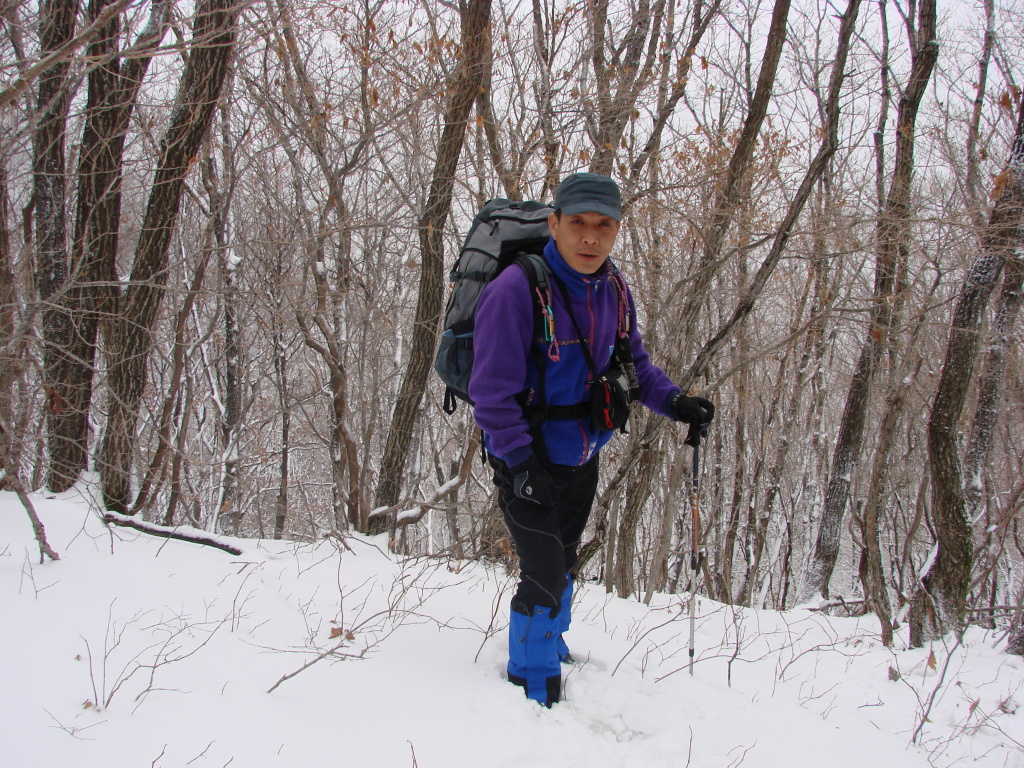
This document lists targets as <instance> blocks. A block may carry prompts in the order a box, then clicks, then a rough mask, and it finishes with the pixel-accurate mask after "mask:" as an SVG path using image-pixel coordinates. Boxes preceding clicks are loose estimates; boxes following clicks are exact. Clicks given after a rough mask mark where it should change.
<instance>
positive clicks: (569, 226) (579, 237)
mask: <svg viewBox="0 0 1024 768" xmlns="http://www.w3.org/2000/svg"><path fill="white" fill-rule="evenodd" d="M620 225H621V223H620V222H618V221H616V220H615V219H613V218H612V217H611V216H605V215H604V214H603V213H595V212H594V211H584V212H583V213H572V214H562V215H561V216H560V217H559V216H556V215H555V214H553V213H552V214H551V215H550V216H548V226H549V227H550V228H551V236H552V237H553V238H554V239H555V244H556V245H557V246H558V252H559V253H560V254H562V258H563V259H565V263H566V264H568V265H569V266H570V267H572V268H573V269H575V270H576V271H577V272H579V273H581V274H584V275H592V274H594V273H595V272H597V270H598V269H600V268H601V265H602V264H604V261H605V259H607V258H608V256H609V255H610V254H611V252H612V247H613V246H614V245H615V238H616V237H617V236H618V234H619V226H620Z"/></svg>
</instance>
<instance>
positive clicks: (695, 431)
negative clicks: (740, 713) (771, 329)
mask: <svg viewBox="0 0 1024 768" xmlns="http://www.w3.org/2000/svg"><path fill="white" fill-rule="evenodd" d="M704 429H706V427H704V428H701V427H700V426H691V427H690V434H689V435H687V437H686V442H687V443H688V444H690V445H692V446H693V478H692V480H691V485H690V509H691V510H692V512H693V524H692V526H691V527H692V528H693V546H692V547H691V549H690V570H691V572H692V573H691V575H690V647H689V651H690V676H691V677H693V636H694V628H695V625H696V609H697V564H698V561H699V560H700V555H699V544H698V535H699V533H698V529H699V527H700V512H699V509H698V505H697V498H698V491H699V490H700V437H701V435H702V434H704Z"/></svg>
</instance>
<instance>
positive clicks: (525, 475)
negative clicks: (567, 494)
mask: <svg viewBox="0 0 1024 768" xmlns="http://www.w3.org/2000/svg"><path fill="white" fill-rule="evenodd" d="M509 471H511V472H512V476H513V479H514V483H513V488H514V490H515V494H516V496H518V497H519V498H520V499H522V500H523V501H529V502H532V503H534V504H537V505H540V506H545V507H553V506H554V505H555V500H556V499H557V498H558V489H557V488H556V487H555V481H554V480H553V479H552V478H551V475H549V474H548V473H547V471H546V470H545V469H544V467H543V466H541V463H540V462H539V461H537V457H536V456H531V457H530V458H528V459H527V460H526V461H524V462H523V463H522V464H516V465H515V466H514V467H509Z"/></svg>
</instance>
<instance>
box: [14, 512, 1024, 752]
mask: <svg viewBox="0 0 1024 768" xmlns="http://www.w3.org/2000/svg"><path fill="white" fill-rule="evenodd" d="M33 502H34V504H35V505H36V509H37V511H38V512H39V515H40V517H41V518H42V520H43V522H44V524H45V525H46V530H47V535H48V538H49V541H50V544H51V545H52V546H53V548H54V549H55V550H56V551H57V552H58V553H59V555H60V557H61V559H60V561H59V562H46V563H44V564H40V563H39V553H38V548H37V546H36V544H35V542H34V540H33V537H32V529H31V526H30V524H29V520H28V517H27V515H26V514H25V511H24V510H23V509H22V507H21V506H20V503H19V502H18V500H17V499H16V498H15V497H14V496H13V495H12V494H6V493H4V494H0V659H2V660H3V661H2V670H3V675H2V678H3V691H4V695H3V696H2V697H0V744H2V745H3V746H2V747H0V752H2V758H0V764H2V765H3V766H5V768H43V767H45V768H50V767H52V766H65V765H66V766H70V765H75V766H83V767H85V768H88V767H89V766H104V767H105V768H108V767H109V766H121V765H125V766H128V765H132V766H150V765H152V766H162V767H164V768H169V767H171V766H225V765H233V766H243V767H244V768H261V767H262V766H292V767H294V766H302V765H322V764H326V763H328V761H329V763H330V764H345V765H355V766H421V767H422V768H427V766H438V767H441V766H443V767H444V768H461V767H462V766H465V767H466V768H470V767H472V768H479V767H480V766H509V768H512V767H518V768H523V767H524V766H549V765H555V766H567V765H586V766H590V767H592V768H598V767H603V766H609V767H611V766H614V767H616V768H619V767H621V766H624V765H630V766H644V767H645V768H661V767H662V766H664V767H665V768H668V766H672V767H673V768H682V767H683V766H704V767H707V768H714V767H717V766H723V767H724V766H739V765H743V766H746V767H747V768H752V767H754V766H757V767H759V768H783V767H785V768H794V766H819V765H828V766H830V768H841V767H843V766H850V767H851V768H854V767H856V768H863V767H864V766H879V767H881V766H885V768H903V767H904V766H906V767H908V768H909V767H912V766H927V765H929V764H931V765H936V766H948V765H957V764H964V765H966V764H970V765H974V766H981V767H983V768H985V767H988V766H1011V767H1012V766H1024V747H1022V744H1024V713H1019V712H1018V711H1017V710H1018V702H1021V701H1024V693H1022V692H1021V683H1022V681H1024V664H1022V662H1021V659H1019V658H1017V657H1013V656H1008V655H1006V654H1004V653H1002V652H1001V650H999V648H1000V647H1001V644H1000V643H999V638H998V637H997V636H996V635H995V634H993V633H986V632H984V631H982V630H977V629H974V630H971V631H970V632H969V633H968V634H967V636H966V638H965V640H964V642H963V644H961V645H956V644H955V642H954V641H952V640H950V641H949V642H948V643H947V644H946V645H942V644H936V645H934V646H933V647H931V648H926V649H916V650H908V649H906V647H905V645H906V638H905V636H900V637H899V638H898V640H897V643H898V647H897V648H896V649H894V650H888V649H886V648H884V647H882V646H881V645H880V643H879V642H878V640H877V638H876V636H875V628H876V625H875V623H874V621H873V619H872V618H871V617H867V618H865V619H861V620H853V619H837V618H830V617H827V616H823V615H820V614H816V613H813V612H808V611H791V612H787V613H777V612H767V611H752V610H745V609H733V608H731V607H730V606H723V605H720V604H717V603H713V602H711V601H708V600H706V599H701V600H700V601H699V603H698V606H697V634H696V643H695V645H696V649H697V652H696V659H697V661H696V664H695V665H694V674H693V676H691V675H690V674H689V672H688V656H687V644H688V637H689V623H688V620H689V612H688V604H687V602H686V597H685V596H665V597H661V598H660V599H656V600H655V601H654V604H653V605H652V606H651V607H647V606H645V605H643V604H641V603H638V602H636V601H632V600H621V599H618V598H614V597H610V596H608V595H607V594H606V593H605V590H604V588H603V587H602V586H600V585H595V584H587V585H583V586H582V587H581V588H580V589H579V590H578V597H577V602H576V604H575V609H574V622H573V626H572V630H571V631H570V633H569V634H568V635H567V639H568V641H569V645H570V647H571V648H572V651H573V653H574V655H575V656H576V657H577V658H578V659H579V660H580V662H581V663H579V664H577V665H575V666H573V667H565V668H563V669H564V671H565V672H566V684H565V695H566V701H565V702H563V703H561V704H558V705H556V706H555V707H553V708H552V709H551V710H545V709H543V708H541V707H539V706H537V705H536V704H533V703H532V702H530V701H528V700H526V699H525V698H524V697H523V695H522V693H521V692H520V691H519V689H517V688H514V687H513V686H511V685H509V684H508V683H506V682H505V681H504V679H503V669H504V663H505V634H504V628H505V623H506V621H507V603H508V598H509V597H510V595H511V590H512V587H513V584H514V582H513V579H512V578H511V577H510V576H509V575H508V574H505V573H503V572H501V571H499V570H497V569H495V568H492V567H489V566H486V565H483V564H480V563H459V562H451V561H440V560H429V559H413V560H404V561H403V560H401V559H398V558H396V557H394V556H392V555H390V554H389V553H388V552H387V549H386V541H385V540H384V539H382V538H377V539H371V538H365V537H360V536H351V537H347V538H346V539H345V540H344V541H341V540H335V539H325V540H323V541H321V542H319V543H317V544H315V545H298V544H294V543H288V542H268V541H251V540H239V541H234V542H233V543H235V544H237V545H238V546H239V547H240V548H241V549H242V554H241V555H240V556H235V555H231V554H228V553H225V552H222V551H218V550H215V549H211V548H208V547H202V546H197V545H195V544H187V543H183V542H178V541H169V540H163V539H158V538H154V537H152V536H149V535H147V534H143V533H138V532H135V531H131V530H127V529H122V528H110V529H108V528H107V527H106V526H104V525H103V524H102V523H101V522H100V520H99V518H98V516H97V514H96V512H95V510H94V509H90V505H89V504H88V502H87V501H86V499H85V498H83V496H82V494H80V493H78V492H72V493H69V494H66V495H65V496H62V497H56V498H47V497H45V496H41V495H40V496H35V497H33Z"/></svg>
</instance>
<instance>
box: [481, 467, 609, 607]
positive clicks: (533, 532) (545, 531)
mask: <svg viewBox="0 0 1024 768" xmlns="http://www.w3.org/2000/svg"><path fill="white" fill-rule="evenodd" d="M487 460H488V462H489V463H490V465H491V469H493V470H494V484H495V486H497V488H498V505H499V506H500V507H501V512H502V515H503V516H504V518H505V525H507V526H508V530H509V533H511V534H512V540H513V541H514V542H515V545H516V553H517V554H518V555H519V571H520V574H519V588H518V590H517V591H516V594H515V597H514V598H513V603H519V604H520V605H524V604H525V605H526V606H535V605H543V606H546V607H548V608H555V609H556V610H557V609H558V608H559V606H560V605H561V600H562V592H563V591H564V590H565V585H566V581H565V574H567V573H568V572H569V571H570V569H571V568H572V567H573V566H574V565H576V557H577V555H578V554H579V548H580V539H582V538H583V531H584V530H585V529H586V527H587V519H588V518H589V517H590V508H591V507H592V506H593V504H594V496H595V495H596V493H597V469H598V457H597V455H595V456H594V457H593V458H592V459H591V460H590V461H588V462H587V463H586V464H584V465H582V466H579V467H569V466H565V465H562V464H546V463H545V465H544V467H545V469H547V471H548V473H549V474H550V475H551V477H552V478H553V479H554V481H555V485H556V487H557V488H558V501H557V502H556V504H555V505H554V506H553V507H548V506H541V505H539V504H535V503H533V502H530V501H523V500H522V499H520V498H519V497H518V496H516V495H515V493H514V492H513V490H512V489H513V477H512V473H511V472H510V471H509V468H508V465H507V464H506V463H505V462H503V461H502V460H501V459H498V458H496V457H495V456H492V455H490V454H488V455H487Z"/></svg>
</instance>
